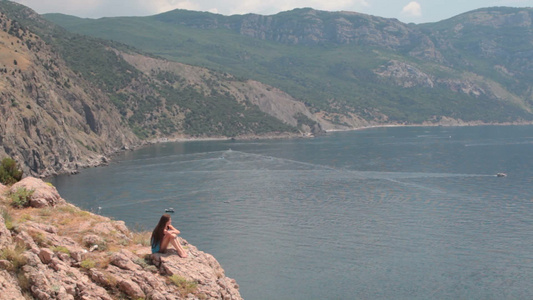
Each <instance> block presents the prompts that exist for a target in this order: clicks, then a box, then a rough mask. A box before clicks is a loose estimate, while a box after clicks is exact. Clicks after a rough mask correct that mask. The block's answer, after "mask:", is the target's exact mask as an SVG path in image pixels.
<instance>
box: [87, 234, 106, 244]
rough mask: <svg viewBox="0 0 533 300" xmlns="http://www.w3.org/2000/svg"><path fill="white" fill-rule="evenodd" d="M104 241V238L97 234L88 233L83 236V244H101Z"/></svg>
mask: <svg viewBox="0 0 533 300" xmlns="http://www.w3.org/2000/svg"><path fill="white" fill-rule="evenodd" d="M103 243H104V239H103V238H102V237H100V236H98V235H95V234H88V235H86V236H84V237H83V245H84V246H86V247H90V246H92V245H101V244H103Z"/></svg>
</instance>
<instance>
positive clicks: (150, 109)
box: [0, 1, 297, 138]
mask: <svg viewBox="0 0 533 300" xmlns="http://www.w3.org/2000/svg"><path fill="white" fill-rule="evenodd" d="M0 9H1V10H2V11H5V12H6V13H7V15H8V16H9V17H11V18H14V19H16V20H17V22H18V23H17V24H21V25H20V26H21V27H22V28H24V30H28V31H32V32H35V33H36V34H37V35H39V36H40V37H41V38H42V39H43V40H44V41H45V42H46V43H47V44H49V45H50V46H52V47H53V49H54V50H55V51H56V52H57V53H58V54H59V57H60V58H61V59H64V60H65V62H66V64H67V66H68V67H69V68H71V69H72V70H73V71H74V72H75V73H77V74H78V75H79V76H80V77H82V78H83V79H85V80H88V81H89V82H91V83H92V84H93V85H95V86H97V87H98V88H100V89H101V90H102V91H104V92H105V93H106V94H107V96H108V98H109V101H111V103H112V104H113V105H115V106H116V107H117V109H118V110H119V111H120V113H121V115H122V118H123V122H124V124H127V125H128V126H129V127H130V128H131V129H132V130H133V132H134V133H136V134H137V136H139V137H141V138H152V137H162V136H169V135H172V134H174V133H184V134H188V135H191V136H226V137H234V136H239V135H245V134H246V135H250V134H252V135H253V134H268V133H278V132H297V129H296V128H295V127H293V126H290V125H287V124H285V123H284V122H282V121H280V120H278V119H276V118H274V117H272V116H270V115H268V114H266V113H264V112H262V111H260V110H259V108H258V107H257V106H256V105H254V104H252V103H251V102H244V103H243V102H239V101H238V100H237V99H236V98H235V97H234V95H232V94H229V93H227V92H223V91H221V90H219V88H218V87H219V85H220V83H219V82H218V81H219V80H220V79H221V77H218V78H217V74H216V73H213V72H212V73H211V75H212V76H213V77H215V79H212V78H205V79H204V80H205V84H206V85H207V88H208V90H209V92H208V93H205V92H204V91H200V90H197V89H196V88H195V87H192V86H189V85H188V84H187V83H186V81H185V80H183V78H173V77H172V76H170V77H168V76H167V77H168V78H163V77H162V76H163V75H162V73H161V72H157V73H156V74H144V73H142V72H140V71H139V70H137V69H136V68H135V67H133V66H132V65H131V64H129V63H127V62H126V61H125V60H124V59H123V58H122V57H121V55H120V52H126V53H139V51H138V50H135V49H133V48H132V47H129V46H126V45H124V44H120V43H117V42H112V41H106V40H101V39H98V38H93V37H89V36H84V35H80V34H74V33H70V32H67V31H66V30H64V29H62V28H60V27H58V26H56V25H54V24H52V23H50V22H48V21H46V20H44V19H42V18H41V17H40V16H38V15H37V14H35V13H33V12H32V11H31V10H29V9H28V8H25V7H23V6H21V5H18V4H14V3H10V2H6V1H3V2H1V3H0ZM145 55H146V56H148V57H150V56H152V55H150V54H145ZM52 62H53V61H52ZM152 75H153V76H154V77H152ZM65 84H66V85H68V84H69V83H68V82H66V83H65ZM101 101H107V99H101Z"/></svg>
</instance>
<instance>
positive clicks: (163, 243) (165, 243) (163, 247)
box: [159, 234, 174, 253]
mask: <svg viewBox="0 0 533 300" xmlns="http://www.w3.org/2000/svg"><path fill="white" fill-rule="evenodd" d="M172 239H174V236H172V235H171V234H165V235H164V236H163V240H162V241H161V246H160V247H159V252H160V253H164V252H165V250H167V247H168V243H169V242H170V240H172Z"/></svg>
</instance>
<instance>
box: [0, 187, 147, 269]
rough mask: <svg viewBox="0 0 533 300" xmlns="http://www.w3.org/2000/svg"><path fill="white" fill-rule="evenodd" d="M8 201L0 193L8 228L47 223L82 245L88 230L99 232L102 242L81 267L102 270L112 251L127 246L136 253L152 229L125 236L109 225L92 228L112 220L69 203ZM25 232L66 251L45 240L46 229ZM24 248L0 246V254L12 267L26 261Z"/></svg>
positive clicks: (65, 251) (14, 267) (45, 244)
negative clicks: (22, 205)
mask: <svg viewBox="0 0 533 300" xmlns="http://www.w3.org/2000/svg"><path fill="white" fill-rule="evenodd" d="M8 202H9V200H8V199H6V198H3V197H0V213H2V216H3V217H4V221H5V223H6V227H7V228H8V229H9V230H14V231H17V228H20V227H21V226H22V225H24V223H26V222H28V221H32V222H36V223H40V224H47V225H51V226H54V227H56V228H57V234H58V235H59V236H67V237H69V238H71V239H73V240H74V241H76V242H77V243H78V244H79V245H81V246H82V247H85V245H83V238H84V237H85V236H86V235H87V234H96V235H98V236H100V237H101V238H102V240H103V241H104V243H103V244H101V245H98V248H97V249H95V250H94V251H93V252H89V253H87V256H86V257H85V260H84V261H83V262H82V264H81V266H82V268H84V269H89V268H93V267H94V268H98V269H100V270H105V269H106V268H107V266H108V265H109V264H110V261H111V257H112V255H113V253H116V252H119V251H121V250H122V249H129V250H130V251H132V252H133V253H136V252H137V250H138V249H140V248H141V247H149V244H150V236H151V232H148V231H134V232H131V233H129V234H126V237H125V236H124V234H123V233H121V232H119V231H118V230H116V229H114V227H113V226H112V225H110V226H107V227H106V226H103V227H104V228H108V229H109V230H108V231H107V232H105V230H104V232H94V228H95V227H102V226H101V225H102V223H109V224H112V222H114V221H113V220H110V219H109V218H106V217H103V216H100V215H96V214H92V213H90V212H87V211H84V210H81V209H79V208H78V207H76V206H73V205H70V204H67V205H61V206H57V207H46V208H32V207H25V208H14V207H12V206H11V205H10V204H9V203H8ZM97 225H100V226H97ZM28 234H29V235H30V236H31V237H32V238H33V240H34V241H35V242H36V243H37V244H38V245H39V246H41V247H52V251H54V252H63V253H68V252H69V251H68V249H67V248H66V247H63V246H61V245H52V244H51V241H49V240H47V238H46V233H45V234H43V233H42V232H40V231H37V230H28ZM87 247H88V246H87ZM24 251H25V249H22V248H20V247H18V248H16V249H9V250H7V249H6V250H4V249H2V250H1V251H0V257H6V258H7V257H9V260H10V261H14V262H15V263H14V266H13V269H16V268H20V267H21V266H22V265H23V264H24V263H25V262H24V258H23V256H22V255H21V253H23V252H24Z"/></svg>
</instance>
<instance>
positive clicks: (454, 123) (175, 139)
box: [39, 119, 533, 178]
mask: <svg viewBox="0 0 533 300" xmlns="http://www.w3.org/2000/svg"><path fill="white" fill-rule="evenodd" d="M528 125H533V121H529V122H525V121H517V122H503V123H486V122H481V121H472V122H464V121H458V120H455V119H445V120H443V121H440V122H436V123H435V122H423V123H420V124H398V123H392V124H373V125H367V126H360V127H351V128H348V127H346V128H336V129H328V130H324V132H323V134H328V133H334V132H345V131H359V130H367V129H376V128H394V127H474V126H528ZM317 136H320V134H317V135H313V134H301V133H278V134H265V135H255V134H249V135H241V136H235V137H226V136H214V137H192V136H187V135H175V136H172V137H161V138H155V139H150V140H146V141H142V142H141V143H140V144H139V145H137V146H135V147H132V148H122V149H117V150H116V151H114V152H111V153H106V154H100V156H101V157H100V159H98V160H96V161H93V162H92V163H90V164H88V165H87V166H84V167H81V169H80V170H67V169H65V170H63V171H62V172H58V173H57V174H50V175H45V176H39V177H40V178H50V177H54V176H59V175H76V174H78V173H79V172H80V171H81V170H82V169H86V168H93V167H101V166H106V165H108V164H109V163H110V162H111V161H113V157H115V156H117V155H119V154H120V153H123V152H124V151H135V150H138V149H141V148H143V147H146V146H150V145H155V144H161V143H186V142H210V141H251V140H275V139H301V138H315V137H317Z"/></svg>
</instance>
